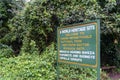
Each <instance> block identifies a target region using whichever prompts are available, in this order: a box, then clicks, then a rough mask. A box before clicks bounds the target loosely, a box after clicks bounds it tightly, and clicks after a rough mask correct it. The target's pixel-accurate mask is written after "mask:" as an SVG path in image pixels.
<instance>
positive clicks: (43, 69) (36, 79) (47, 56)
mask: <svg viewBox="0 0 120 80" xmlns="http://www.w3.org/2000/svg"><path fill="white" fill-rule="evenodd" d="M56 54H57V52H56V51H55V50H54V44H52V45H50V46H49V47H47V48H46V50H45V51H44V52H43V54H42V55H40V56H39V55H38V54H22V55H20V56H18V57H14V58H13V57H11V58H9V59H8V58H0V80H56V76H57V75H56ZM59 70H60V74H59V76H60V80H96V70H95V69H89V68H78V67H73V66H69V65H62V64H60V65H59ZM106 80H107V79H106Z"/></svg>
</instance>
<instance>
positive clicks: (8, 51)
mask: <svg viewBox="0 0 120 80" xmlns="http://www.w3.org/2000/svg"><path fill="white" fill-rule="evenodd" d="M11 56H13V50H12V48H11V47H9V46H7V45H3V44H0V58H4V57H6V58H9V57H11Z"/></svg>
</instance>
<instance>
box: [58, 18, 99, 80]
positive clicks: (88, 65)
mask: <svg viewBox="0 0 120 80" xmlns="http://www.w3.org/2000/svg"><path fill="white" fill-rule="evenodd" d="M90 24H92V25H95V27H96V29H95V34H96V44H95V45H96V64H95V65H91V64H81V63H78V62H71V61H65V60H61V59H60V57H59V55H60V30H62V29H65V28H74V26H79V27H81V26H84V27H85V26H86V25H90ZM59 63H63V64H65V63H66V64H69V65H77V66H80V67H90V68H95V69H97V78H98V80H100V20H95V21H90V22H86V23H80V24H72V25H67V26H65V27H58V28H57V67H58V66H59ZM57 74H58V77H57V79H58V80H59V69H58V68H57Z"/></svg>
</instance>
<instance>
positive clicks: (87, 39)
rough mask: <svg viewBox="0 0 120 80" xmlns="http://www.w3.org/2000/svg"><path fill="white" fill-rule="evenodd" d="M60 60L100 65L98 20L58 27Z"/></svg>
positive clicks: (84, 64)
mask: <svg viewBox="0 0 120 80" xmlns="http://www.w3.org/2000/svg"><path fill="white" fill-rule="evenodd" d="M57 40H58V41H57V42H58V55H57V57H58V62H60V63H67V64H75V65H80V66H85V67H91V68H97V67H98V65H99V57H100V56H99V54H100V52H99V49H100V47H99V25H98V21H95V22H90V23H86V24H76V25H70V26H65V27H62V28H58V30H57Z"/></svg>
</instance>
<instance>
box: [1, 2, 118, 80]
mask: <svg viewBox="0 0 120 80" xmlns="http://www.w3.org/2000/svg"><path fill="white" fill-rule="evenodd" d="M96 19H100V21H101V27H100V28H101V67H102V66H116V67H117V69H118V71H119V65H120V51H119V50H120V49H119V47H120V44H119V42H120V34H119V32H120V28H119V27H120V23H119V22H120V2H119V1H118V0H31V1H30V2H28V3H26V2H25V1H24V0H0V65H1V66H0V70H1V72H0V79H5V80H7V79H8V80H14V79H15V80H16V79H18V80H19V79H21V80H24V79H25V80H26V79H28V80H31V79H39V80H44V79H46V80H50V79H51V80H55V79H56V58H55V56H56V30H57V27H62V26H65V25H69V24H74V23H81V22H85V21H90V20H96ZM51 45H52V47H49V46H51ZM64 68H65V69H64ZM60 71H61V74H60V78H61V80H67V79H68V80H70V79H71V80H78V79H79V80H82V79H87V78H88V80H90V79H91V80H95V78H96V71H95V70H93V69H82V68H74V67H69V66H65V67H63V66H62V65H61V67H60ZM84 72H86V74H85V73H84ZM78 73H79V74H78ZM43 74H44V76H43ZM48 74H49V75H48ZM66 74H67V75H66ZM38 77H39V78H38ZM102 77H103V79H105V80H106V78H107V75H106V73H104V72H103V73H102Z"/></svg>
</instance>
